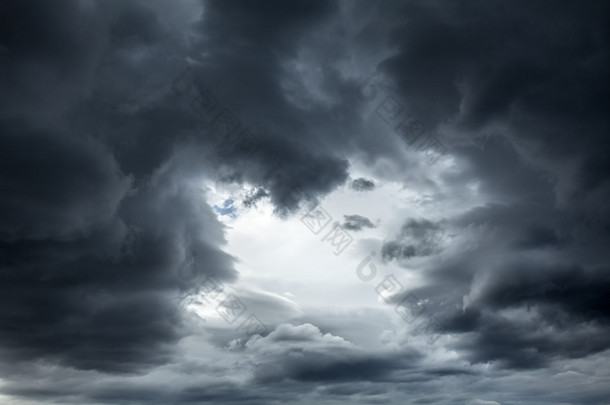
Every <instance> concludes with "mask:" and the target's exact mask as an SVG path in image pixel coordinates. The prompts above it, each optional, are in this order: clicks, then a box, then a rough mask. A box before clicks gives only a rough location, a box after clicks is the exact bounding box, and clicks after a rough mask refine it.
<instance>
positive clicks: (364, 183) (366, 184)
mask: <svg viewBox="0 0 610 405" xmlns="http://www.w3.org/2000/svg"><path fill="white" fill-rule="evenodd" d="M351 187H352V188H353V189H354V190H356V191H371V190H374V189H375V182H373V181H372V180H368V179H365V178H359V179H356V180H354V181H352V184H351Z"/></svg>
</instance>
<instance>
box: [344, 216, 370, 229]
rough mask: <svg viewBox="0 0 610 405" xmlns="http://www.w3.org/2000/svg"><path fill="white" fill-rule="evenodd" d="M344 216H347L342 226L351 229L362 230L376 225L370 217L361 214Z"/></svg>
mask: <svg viewBox="0 0 610 405" xmlns="http://www.w3.org/2000/svg"><path fill="white" fill-rule="evenodd" d="M343 217H344V218H345V221H344V222H343V225H341V226H342V227H343V228H345V229H347V230H350V231H361V230H362V229H364V228H374V227H375V224H373V223H372V222H371V220H370V219H368V218H366V217H363V216H361V215H344V216H343Z"/></svg>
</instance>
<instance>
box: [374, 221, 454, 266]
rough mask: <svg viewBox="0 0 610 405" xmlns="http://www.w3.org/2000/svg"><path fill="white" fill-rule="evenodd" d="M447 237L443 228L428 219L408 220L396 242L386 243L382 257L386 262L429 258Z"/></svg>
mask: <svg viewBox="0 0 610 405" xmlns="http://www.w3.org/2000/svg"><path fill="white" fill-rule="evenodd" d="M444 235H445V230H444V229H443V227H442V226H441V225H440V224H438V223H435V222H432V221H429V220H427V219H423V218H420V219H408V220H407V222H405V224H404V225H403V226H402V228H401V230H400V235H399V236H398V238H397V239H396V240H391V241H388V242H385V243H384V244H383V246H382V248H381V255H382V257H383V258H384V259H385V260H393V259H398V260H404V259H409V258H411V257H415V256H429V255H431V254H432V253H433V252H437V251H438V250H439V246H438V245H439V241H440V240H441V239H442V238H443V236H444Z"/></svg>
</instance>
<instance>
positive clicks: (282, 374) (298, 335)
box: [246, 324, 419, 383]
mask: <svg viewBox="0 0 610 405" xmlns="http://www.w3.org/2000/svg"><path fill="white" fill-rule="evenodd" d="M246 347H247V350H248V351H252V352H254V353H256V354H257V355H259V356H263V355H264V356H265V357H264V358H261V359H260V360H261V362H262V363H258V367H257V370H256V374H255V379H256V381H259V382H266V383H278V382H281V381H285V380H295V381H303V382H312V381H329V382H334V381H384V380H387V379H392V377H391V376H392V375H393V374H394V373H395V372H397V371H400V370H404V369H405V368H407V367H408V364H409V363H412V362H414V361H416V360H417V359H418V358H419V354H418V353H417V352H415V351H410V352H403V353H400V354H397V353H387V354H377V353H367V352H364V351H362V350H361V349H359V348H357V347H356V346H354V345H352V344H351V343H349V342H347V341H346V340H344V339H342V338H340V337H337V336H333V335H331V334H329V333H327V334H322V333H321V332H320V330H319V329H318V328H317V327H315V326H313V325H311V324H303V325H299V326H293V325H280V326H279V327H278V328H277V329H276V330H275V331H273V332H271V333H270V334H269V335H267V336H266V337H264V338H259V339H255V340H251V341H250V342H248V343H247V345H246ZM298 353H301V354H302V355H297V354H298ZM271 365H273V366H272V367H271Z"/></svg>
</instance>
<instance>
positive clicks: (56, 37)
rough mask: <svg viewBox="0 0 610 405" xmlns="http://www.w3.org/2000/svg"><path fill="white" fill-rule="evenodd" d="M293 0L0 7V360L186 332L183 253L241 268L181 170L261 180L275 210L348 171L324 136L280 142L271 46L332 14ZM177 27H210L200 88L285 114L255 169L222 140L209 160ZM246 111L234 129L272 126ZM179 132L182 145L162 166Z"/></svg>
mask: <svg viewBox="0 0 610 405" xmlns="http://www.w3.org/2000/svg"><path fill="white" fill-rule="evenodd" d="M296 5H297V4H296V3H295V4H292V5H291V6H287V5H285V4H284V3H281V2H279V3H275V2H270V3H267V4H266V5H263V4H258V5H256V6H255V5H250V4H245V3H237V2H231V3H229V2H210V3H207V4H206V7H205V10H206V11H205V18H204V20H203V22H202V23H201V25H199V26H192V25H191V26H189V24H188V23H184V25H182V26H181V25H178V23H176V22H175V21H173V20H172V19H171V18H170V17H167V16H164V15H163V10H164V7H165V6H164V5H161V4H160V3H159V4H151V5H149V4H144V3H141V2H120V3H119V2H106V3H103V4H101V3H100V4H97V3H95V2H92V3H87V2H75V1H61V2H58V3H56V4H53V5H51V4H49V3H47V2H30V3H27V4H26V3H19V4H17V3H6V4H4V3H3V5H2V10H1V11H2V15H3V16H4V17H6V19H7V20H8V21H11V23H9V24H6V25H5V24H3V25H2V35H1V41H2V46H3V48H2V49H3V52H2V62H3V63H2V66H1V67H0V69H2V71H3V76H2V77H3V86H2V87H3V88H5V89H6V91H4V92H3V93H2V100H1V103H2V105H3V116H2V118H3V121H2V133H3V138H2V141H1V142H2V148H1V151H2V152H0V153H1V154H2V160H3V163H2V175H1V176H2V177H1V179H2V193H3V195H6V196H8V197H7V198H3V199H2V203H1V204H2V214H1V215H2V225H1V228H0V236H1V238H2V268H3V269H2V278H3V283H2V289H3V290H4V293H3V294H2V301H3V303H2V306H3V308H4V310H3V312H2V316H1V318H0V319H1V321H0V330H1V334H0V336H1V343H2V350H3V353H4V356H7V357H10V358H11V359H13V360H22V359H36V358H45V359H49V360H58V361H60V362H61V363H64V364H67V365H70V366H74V367H77V368H83V369H98V370H106V371H117V372H130V371H136V370H138V369H139V368H140V367H142V366H147V365H152V364H158V363H162V362H165V361H167V360H168V359H169V356H170V355H171V352H172V345H173V344H175V343H176V342H177V340H178V339H179V337H180V336H181V333H182V332H181V327H182V326H181V316H180V313H179V312H178V311H179V308H178V305H177V302H174V301H172V300H170V299H168V297H169V296H170V295H171V294H173V293H175V292H176V291H177V290H178V289H188V288H192V285H191V284H192V283H188V282H184V281H180V280H179V279H178V278H177V277H176V274H175V269H176V268H177V267H178V266H179V265H180V262H181V261H182V260H184V258H185V255H188V254H192V253H193V252H197V256H196V257H197V259H196V264H195V266H196V272H197V275H198V276H203V275H205V274H214V275H215V276H217V277H219V278H220V279H225V280H231V279H233V278H234V277H235V273H234V270H233V269H232V259H231V258H230V257H229V256H228V255H226V254H225V253H223V252H222V251H221V250H220V245H222V244H223V243H224V236H223V231H222V227H221V225H220V224H218V222H217V220H216V218H215V215H214V213H213V211H212V210H211V208H210V207H209V206H207V205H206V204H205V203H203V202H202V196H201V195H200V194H198V193H197V192H195V190H192V189H190V188H189V187H187V186H184V185H181V184H180V182H179V181H178V177H177V176H178V174H177V173H180V175H181V177H182V178H189V177H191V176H192V175H195V176H196V175H197V174H196V172H195V171H196V170H199V171H203V173H207V174H209V175H210V176H212V177H214V176H216V175H218V176H219V177H220V176H226V172H224V173H223V172H222V171H220V170H218V169H214V165H216V164H220V165H221V166H223V167H225V168H226V167H228V168H229V170H230V171H229V172H228V173H229V174H230V178H232V179H233V181H244V180H247V181H252V182H253V183H254V184H260V185H261V186H264V187H267V189H268V190H269V191H268V192H270V193H271V195H272V201H273V202H274V203H276V204H277V205H278V206H281V207H284V208H285V207H286V204H285V203H284V202H282V199H283V198H284V197H285V195H286V194H287V193H288V192H291V191H293V190H294V188H295V187H299V188H300V189H302V190H303V192H305V193H307V196H308V197H309V198H315V197H316V196H317V195H318V194H319V193H325V192H329V191H331V190H332V189H333V187H335V186H336V185H337V184H339V183H341V182H342V181H343V180H344V179H346V178H347V174H346V168H347V165H346V163H345V162H344V161H342V160H340V159H337V158H335V157H334V156H332V155H331V154H330V152H328V151H326V150H325V149H323V148H321V147H320V146H319V145H318V146H316V145H313V146H312V147H308V148H307V150H303V151H301V147H302V146H303V144H302V143H301V142H289V141H287V140H285V139H284V138H283V132H285V131H287V132H289V133H292V134H293V137H294V138H295V139H296V140H298V138H300V137H302V136H304V135H305V133H306V130H305V128H304V126H303V123H302V122H301V123H300V122H299V119H298V118H297V112H296V110H295V109H291V107H289V106H287V105H286V103H285V102H284V99H283V95H282V94H281V89H280V88H279V87H278V82H277V75H278V74H279V73H278V72H279V69H280V63H281V58H280V59H278V55H280V56H282V57H288V56H289V55H290V54H291V52H292V47H293V45H294V43H295V41H297V39H298V38H299V36H300V35H302V34H303V33H304V32H306V30H307V29H308V27H309V26H310V25H311V24H313V23H315V22H316V21H317V20H319V19H320V18H322V17H324V16H325V15H328V13H330V12H331V11H332V10H333V5H332V3H330V2H318V3H314V2H302V3H299V6H298V7H297V8H296V9H295V8H294V7H295V6H296ZM236 18H239V19H241V18H245V20H244V21H251V22H252V23H251V24H242V23H238V24H234V23H233V22H235V21H237V20H236ZM265 19H266V20H265ZM3 20H4V18H3ZM185 29H186V30H189V32H196V31H201V32H205V33H206V34H205V38H206V42H205V43H202V44H200V45H196V46H195V47H194V48H191V50H190V51H189V52H192V53H193V55H194V56H195V55H198V54H199V52H200V51H201V50H202V49H206V51H207V52H210V53H211V54H213V55H214V58H215V60H216V63H215V64H206V65H205V68H198V69H196V76H197V78H198V79H199V82H197V83H198V85H200V84H201V83H202V81H203V80H205V83H220V84H224V85H225V87H222V89H220V90H222V91H219V95H222V96H226V99H223V101H226V102H227V105H229V104H231V102H233V101H234V100H235V98H234V96H236V95H237V94H236V93H238V94H239V97H240V99H244V100H245V98H243V97H244V95H246V96H247V95H248V92H254V93H256V94H258V95H259V96H263V95H264V97H265V99H262V100H260V103H261V106H263V105H264V106H265V107H264V108H265V112H266V113H265V114H266V115H269V113H268V112H269V111H273V110H269V109H268V106H269V105H275V106H276V107H277V112H278V116H281V117H283V118H282V120H280V121H278V123H280V122H281V121H283V123H282V124H281V127H278V129H277V133H278V135H274V136H271V135H266V134H265V135H263V136H262V138H263V140H265V142H266V143H265V144H264V147H263V149H262V150H261V154H260V155H258V156H257V157H256V158H255V159H254V160H252V161H251V162H249V163H248V164H250V165H251V166H249V167H244V166H243V164H241V161H239V160H238V156H237V154H235V155H234V156H233V155H232V154H231V153H233V152H232V151H231V150H229V151H228V154H224V155H223V154H220V155H215V156H214V157H213V158H212V159H210V161H209V162H206V161H205V157H206V156H209V155H210V154H209V153H208V152H210V151H212V150H213V149H212V146H213V145H214V141H215V139H214V136H215V134H214V133H212V132H211V131H210V129H209V127H207V126H206V125H205V124H204V123H202V122H201V120H200V118H199V117H197V115H196V114H194V113H193V112H192V111H190V110H189V109H187V108H184V106H183V105H181V104H180V103H179V102H180V101H181V100H178V99H177V98H176V97H173V98H172V97H171V92H170V85H171V82H172V79H173V77H174V76H175V74H176V73H177V72H179V70H180V69H182V68H183V67H184V66H185V65H186V63H185V57H186V53H182V54H180V52H184V51H185V48H184V42H183V38H181V35H182V34H181V31H184V30H185ZM243 40H246V42H247V43H248V44H247V46H246V47H245V48H242V45H241V44H242V41H243ZM263 44H265V45H264V47H263V46H261V45H263ZM242 51H243V52H242ZM261 52H262V54H261ZM278 52H279V54H278ZM196 58H197V59H199V58H200V57H199V56H196ZM256 60H259V61H260V63H256V62H255V61H256ZM255 66H258V68H255ZM237 67H239V68H238V69H237V70H235V68H237ZM232 69H233V70H232ZM42 77H46V78H47V79H50V80H47V81H44V80H42V79H41V78H42ZM53 81H55V82H57V83H58V87H59V88H61V91H60V90H59V89H58V88H56V87H54V86H55V84H54V83H53ZM230 84H234V87H231V86H229V85H230ZM254 93H250V94H254ZM248 97H249V96H248ZM248 97H246V98H248ZM159 101H161V102H160V103H159ZM249 105H250V104H249ZM243 107H244V106H243V105H239V104H237V105H236V106H235V107H234V110H235V111H236V112H237V113H239V114H240V118H241V117H243V118H244V122H251V123H252V124H253V125H259V126H260V122H259V121H257V120H255V119H252V117H256V116H259V115H260V116H261V117H262V118H263V121H264V120H268V119H273V117H265V115H261V114H262V113H263V111H255V110H251V111H249V113H248V114H246V113H245V111H246V110H243ZM34 109H37V113H39V116H36V115H35V114H33V110H34ZM34 117H35V118H36V119H34ZM26 121H27V123H26ZM280 131H282V136H280V135H279V133H280ZM286 139H288V138H286ZM181 142H183V143H184V142H191V145H192V148H191V152H192V153H191V155H189V154H188V153H184V154H183V155H182V157H183V158H184V160H183V161H177V160H175V159H174V160H172V158H173V156H174V155H175V154H176V153H177V151H179V149H180V148H179V144H180V143H181ZM193 142H194V144H193ZM197 151H198V152H200V153H201V156H200V158H199V159H200V161H197V160H196V159H194V158H193V156H192V154H193V153H195V152H197ZM280 157H281V158H280ZM278 163H279V165H280V168H281V171H280V172H277V173H275V172H274V173H271V174H269V173H270V170H272V169H273V168H274V167H276V166H277V164H278ZM216 173H218V174H216ZM263 192H264V193H267V191H263ZM257 198H259V197H257ZM293 208H294V207H293V206H287V209H293ZM193 283H195V281H193Z"/></svg>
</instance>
